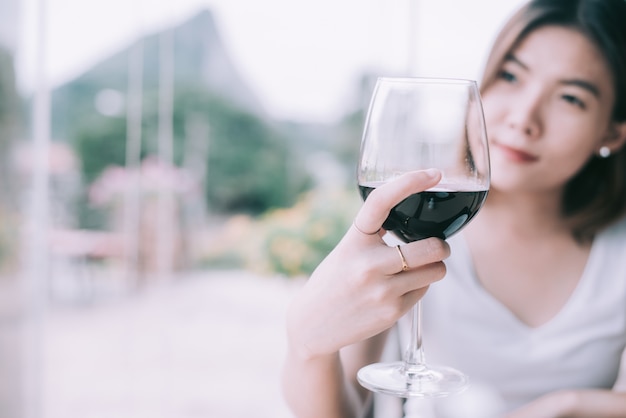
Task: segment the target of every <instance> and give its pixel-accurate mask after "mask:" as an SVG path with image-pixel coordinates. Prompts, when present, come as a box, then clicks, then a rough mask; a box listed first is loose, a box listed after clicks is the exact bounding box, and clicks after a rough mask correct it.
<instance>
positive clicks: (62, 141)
mask: <svg viewBox="0 0 626 418" xmlns="http://www.w3.org/2000/svg"><path fill="white" fill-rule="evenodd" d="M520 4H521V0H508V1H503V0H475V1H473V2H466V1H464V0H442V1H438V2H432V1H419V0H392V1H389V0H342V1H341V2H336V1H332V0H317V1H315V2H308V3H304V4H303V3H301V2H290V1H287V0H265V1H251V0H177V1H175V2H174V1H164V0H152V1H147V0H144V1H132V2H130V1H127V0H126V1H123V0H89V1H82V0H2V1H0V416H2V417H8V418H40V417H45V418H68V417H81V418H91V417H94V418H95V417H116V418H123V417H129V418H130V417H132V418H142V417H150V418H158V417H177V418H183V417H215V418H230V417H247V416H254V417H268V418H269V417H271V418H281V417H289V416H290V414H289V413H288V411H287V409H286V407H285V406H284V404H283V401H282V399H281V394H280V389H279V371H280V367H281V361H282V356H283V354H284V349H285V342H284V335H283V322H284V313H285V309H286V306H287V304H288V303H289V300H290V298H291V297H292V295H293V294H294V292H296V291H297V290H298V288H299V287H300V286H301V285H302V283H304V281H305V280H306V277H307V276H308V274H310V272H311V271H312V270H313V269H314V268H315V266H316V264H317V263H319V261H320V260H321V259H322V258H323V257H324V256H325V255H326V254H327V253H328V251H330V249H331V248H332V247H333V246H334V245H335V244H336V242H338V240H339V239H340V237H341V236H342V235H343V233H344V232H345V231H346V229H347V228H348V227H349V225H350V223H351V220H352V218H353V216H354V214H355V213H356V211H357V210H358V207H359V204H360V202H359V198H358V195H357V193H356V187H355V185H354V184H353V183H354V180H353V171H354V166H355V162H356V156H357V153H358V147H359V141H360V136H361V129H362V125H363V119H364V113H365V111H366V106H367V102H368V100H369V96H370V94H371V90H372V87H373V83H374V81H375V79H376V77H377V76H381V75H419V76H439V77H462V78H472V79H478V78H479V77H480V76H479V75H480V71H481V68H482V64H483V61H484V59H485V54H486V53H487V51H488V48H489V46H490V44H491V41H492V38H493V36H494V35H495V32H496V31H497V30H498V29H499V27H500V25H501V24H502V22H503V19H504V18H505V17H507V16H508V15H509V14H510V13H512V12H513V10H514V9H515V8H516V7H518V6H519V5H520Z"/></svg>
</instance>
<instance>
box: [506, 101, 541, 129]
mask: <svg viewBox="0 0 626 418" xmlns="http://www.w3.org/2000/svg"><path fill="white" fill-rule="evenodd" d="M541 107H542V97H541V93H540V92H535V91H530V90H529V91H525V92H523V94H520V95H518V96H517V97H515V98H512V99H511V103H510V106H509V114H508V118H507V123H508V125H509V127H510V128H511V129H515V130H518V131H520V132H521V133H522V134H523V135H524V136H526V137H529V138H531V139H534V138H537V137H538V136H539V134H540V132H541V129H542V121H541Z"/></svg>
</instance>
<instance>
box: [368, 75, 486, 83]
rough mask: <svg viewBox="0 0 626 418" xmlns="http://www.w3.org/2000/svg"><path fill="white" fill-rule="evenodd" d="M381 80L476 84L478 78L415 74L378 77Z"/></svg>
mask: <svg viewBox="0 0 626 418" xmlns="http://www.w3.org/2000/svg"><path fill="white" fill-rule="evenodd" d="M378 80H379V81H386V82H392V83H394V82H395V83H407V82H408V83H431V84H435V83H440V84H473V85H476V84H477V83H476V80H472V79H469V78H452V77H413V76H399V77H393V76H381V77H378Z"/></svg>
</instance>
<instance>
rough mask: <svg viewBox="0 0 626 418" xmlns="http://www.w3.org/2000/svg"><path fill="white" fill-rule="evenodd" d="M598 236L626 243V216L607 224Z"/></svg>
mask: <svg viewBox="0 0 626 418" xmlns="http://www.w3.org/2000/svg"><path fill="white" fill-rule="evenodd" d="M597 238H598V239H600V240H603V241H611V242H615V243H616V244H617V243H622V244H624V245H626V216H623V217H622V218H620V219H619V220H617V221H615V222H613V223H612V224H610V225H609V226H607V227H606V228H605V229H604V230H602V231H601V232H600V234H598V237H597Z"/></svg>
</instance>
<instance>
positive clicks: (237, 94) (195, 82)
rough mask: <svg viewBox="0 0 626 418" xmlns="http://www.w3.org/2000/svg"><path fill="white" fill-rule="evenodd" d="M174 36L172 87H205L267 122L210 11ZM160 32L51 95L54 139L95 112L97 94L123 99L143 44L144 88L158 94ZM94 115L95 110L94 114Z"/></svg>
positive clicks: (176, 30)
mask: <svg viewBox="0 0 626 418" xmlns="http://www.w3.org/2000/svg"><path fill="white" fill-rule="evenodd" d="M169 30H171V31H172V38H171V39H172V40H173V57H174V60H173V61H174V65H173V71H174V86H175V87H174V88H175V89H176V88H184V87H187V88H198V87H201V88H205V89H207V90H208V91H210V92H211V93H212V94H215V95H218V96H221V97H222V98H224V99H225V100H226V101H228V102H230V103H231V104H233V105H234V106H236V107H238V108H241V109H243V110H245V111H247V112H250V113H252V114H255V115H257V116H260V117H263V118H264V117H266V114H265V111H264V109H263V106H262V105H261V102H260V100H259V99H258V97H257V96H256V95H255V94H254V93H253V92H252V90H251V89H250V88H249V86H248V84H247V83H246V82H245V80H244V79H243V78H242V77H241V75H240V73H239V71H238V69H237V68H236V66H235V65H234V63H233V61H232V60H231V58H230V56H229V54H228V52H227V50H226V48H225V46H224V44H223V42H222V40H221V38H220V35H219V32H218V28H217V25H216V22H215V19H214V18H213V14H212V13H211V12H210V11H209V10H203V11H201V12H199V13H198V14H196V15H195V16H193V17H191V18H190V19H188V20H187V21H185V22H183V23H181V24H179V25H177V26H175V27H173V28H171V29H169ZM165 33H166V32H158V33H154V34H151V35H147V36H145V37H144V38H142V39H139V40H137V41H136V42H135V44H133V45H129V46H128V47H127V48H125V49H123V50H121V51H119V52H118V53H116V54H114V55H113V56H111V57H108V58H106V59H104V60H102V61H101V62H100V63H98V64H96V65H95V66H93V67H92V68H91V69H89V70H87V71H86V72H84V73H83V74H82V75H80V76H79V77H77V78H75V79H73V80H71V81H69V82H67V83H66V84H64V85H62V86H60V87H58V88H57V89H55V90H54V91H53V92H52V131H53V136H54V137H55V138H63V137H66V136H67V135H68V129H69V128H68V126H69V125H70V124H71V123H72V120H76V118H81V117H84V115H85V112H86V111H87V110H88V109H94V101H95V98H96V95H97V94H98V92H100V91H102V90H104V89H111V90H116V91H119V92H120V93H122V94H125V93H126V91H127V84H128V68H129V59H130V58H131V54H132V53H133V52H134V51H136V50H137V49H135V47H137V46H138V43H140V44H141V48H142V50H143V89H144V92H146V91H156V90H157V88H158V81H159V57H160V44H161V40H162V38H161V37H162V36H163V35H164V34H165ZM94 110H95V109H94Z"/></svg>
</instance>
